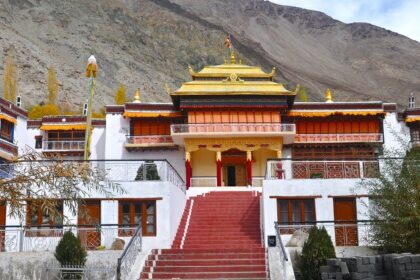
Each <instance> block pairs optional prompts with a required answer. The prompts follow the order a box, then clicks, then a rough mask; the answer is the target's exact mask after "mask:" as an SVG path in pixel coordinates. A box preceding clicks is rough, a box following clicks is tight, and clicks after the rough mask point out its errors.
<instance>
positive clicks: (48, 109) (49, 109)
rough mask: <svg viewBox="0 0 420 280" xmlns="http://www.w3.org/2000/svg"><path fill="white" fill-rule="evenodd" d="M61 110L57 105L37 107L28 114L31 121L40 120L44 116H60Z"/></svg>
mask: <svg viewBox="0 0 420 280" xmlns="http://www.w3.org/2000/svg"><path fill="white" fill-rule="evenodd" d="M58 115H60V110H59V109H58V107H57V105H55V104H46V105H42V106H41V105H35V106H34V107H32V109H31V110H30V111H29V113H28V117H29V118H30V119H39V118H42V117H43V116H58Z"/></svg>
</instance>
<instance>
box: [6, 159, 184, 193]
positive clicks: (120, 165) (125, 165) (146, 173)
mask: <svg viewBox="0 0 420 280" xmlns="http://www.w3.org/2000/svg"><path fill="white" fill-rule="evenodd" d="M59 164H60V165H61V164H62V165H66V164H68V165H85V164H90V165H91V167H92V169H95V170H97V171H100V172H99V174H100V175H101V180H103V181H104V182H107V181H108V182H110V181H111V182H135V181H167V182H170V183H172V184H173V185H175V186H177V187H178V188H180V189H181V190H182V191H183V192H184V193H185V192H186V189H185V183H184V180H183V179H182V177H181V176H180V175H179V174H178V172H177V171H176V170H175V168H174V167H173V166H172V165H171V164H170V163H169V162H168V161H166V160H138V161H137V160H136V161H117V160H114V161H113V160H104V161H101V160H99V161H89V162H88V163H86V162H84V161H72V160H64V161H39V162H18V163H16V164H0V179H10V178H13V176H14V175H15V174H16V175H18V174H20V173H25V172H26V170H33V169H36V170H38V169H39V170H40V172H42V170H46V169H48V168H50V166H54V165H59Z"/></svg>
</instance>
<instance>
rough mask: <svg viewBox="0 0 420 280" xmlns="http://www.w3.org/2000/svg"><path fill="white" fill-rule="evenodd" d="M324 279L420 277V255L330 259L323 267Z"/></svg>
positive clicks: (396, 279) (402, 278)
mask: <svg viewBox="0 0 420 280" xmlns="http://www.w3.org/2000/svg"><path fill="white" fill-rule="evenodd" d="M321 275H322V279H323V280H327V279H336V280H341V279H343V280H347V279H349V280H414V279H420V255H412V254H390V255H378V256H369V257H352V258H340V259H330V260H328V262H327V266H323V267H321Z"/></svg>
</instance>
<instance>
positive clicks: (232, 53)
mask: <svg viewBox="0 0 420 280" xmlns="http://www.w3.org/2000/svg"><path fill="white" fill-rule="evenodd" d="M230 64H236V55H235V51H231V52H230Z"/></svg>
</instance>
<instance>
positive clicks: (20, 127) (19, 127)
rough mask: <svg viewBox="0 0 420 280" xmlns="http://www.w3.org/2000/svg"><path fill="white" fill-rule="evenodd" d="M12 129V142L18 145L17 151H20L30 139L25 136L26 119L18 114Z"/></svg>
mask: <svg viewBox="0 0 420 280" xmlns="http://www.w3.org/2000/svg"><path fill="white" fill-rule="evenodd" d="M14 129H15V131H14V142H15V143H16V145H17V146H18V151H19V152H21V151H22V150H23V149H25V147H26V145H28V144H29V140H30V139H29V138H28V136H27V120H26V119H25V118H22V117H21V116H18V117H17V123H16V125H15V127H14Z"/></svg>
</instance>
